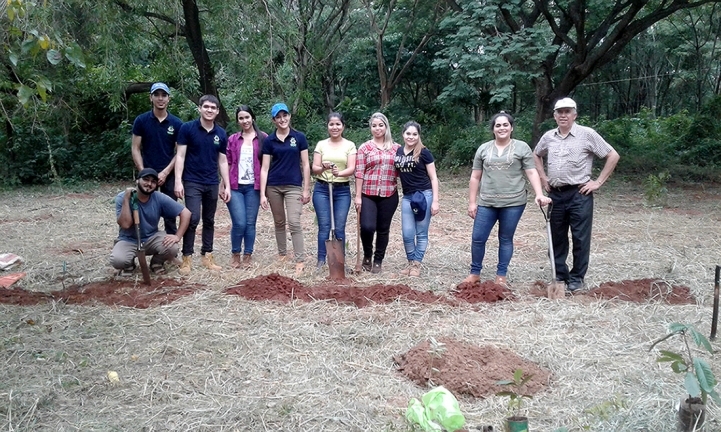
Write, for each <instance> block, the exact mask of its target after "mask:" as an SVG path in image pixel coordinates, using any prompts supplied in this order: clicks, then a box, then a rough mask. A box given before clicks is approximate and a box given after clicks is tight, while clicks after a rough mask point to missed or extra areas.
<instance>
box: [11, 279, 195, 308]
mask: <svg viewBox="0 0 721 432" xmlns="http://www.w3.org/2000/svg"><path fill="white" fill-rule="evenodd" d="M200 287H202V285H191V286H188V285H186V284H184V283H183V282H181V281H176V280H174V279H158V280H153V281H152V283H151V285H144V284H138V283H136V282H135V281H128V280H110V281H102V282H93V283H89V284H87V285H73V286H70V287H68V288H66V289H64V290H60V291H53V292H51V293H49V294H46V293H39V292H34V291H26V290H23V289H11V290H0V303H5V304H16V305H33V304H37V303H40V302H44V301H50V300H60V301H64V302H66V303H68V304H83V303H91V302H98V303H103V304H106V305H109V306H130V307H135V308H138V309H146V308H149V307H157V306H162V305H165V304H169V303H172V302H174V301H175V300H177V299H178V298H180V297H183V296H186V295H190V294H192V293H194V292H195V291H196V290H198V288H200Z"/></svg>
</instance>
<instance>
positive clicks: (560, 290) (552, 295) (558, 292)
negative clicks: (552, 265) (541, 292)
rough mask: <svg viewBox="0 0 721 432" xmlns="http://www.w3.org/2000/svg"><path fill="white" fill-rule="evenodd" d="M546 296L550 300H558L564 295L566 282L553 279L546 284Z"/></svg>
mask: <svg viewBox="0 0 721 432" xmlns="http://www.w3.org/2000/svg"><path fill="white" fill-rule="evenodd" d="M547 294H548V298H549V299H550V300H558V299H562V298H565V297H566V284H564V283H563V282H558V281H553V282H551V283H550V284H548V293H547Z"/></svg>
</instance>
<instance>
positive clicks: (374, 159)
mask: <svg viewBox="0 0 721 432" xmlns="http://www.w3.org/2000/svg"><path fill="white" fill-rule="evenodd" d="M400 147H401V146H400V145H398V144H396V143H393V146H392V148H391V149H390V150H387V151H386V150H381V149H379V148H378V146H376V145H375V143H374V142H373V140H370V141H366V142H364V143H363V145H361V146H360V148H359V149H358V155H357V156H356V161H355V177H356V178H357V179H362V180H363V190H362V192H363V194H365V195H369V196H379V197H382V198H386V197H389V196H391V195H393V194H394V193H396V183H397V178H398V170H396V167H395V165H394V164H393V163H394V157H395V155H396V151H398V149H399V148H400Z"/></svg>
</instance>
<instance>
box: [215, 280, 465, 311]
mask: <svg viewBox="0 0 721 432" xmlns="http://www.w3.org/2000/svg"><path fill="white" fill-rule="evenodd" d="M225 292H226V294H234V295H239V296H241V297H245V298H247V299H248V300H275V301H280V302H283V303H287V302H289V301H291V300H292V299H298V300H301V301H312V300H335V301H337V302H339V303H353V304H355V305H356V306H358V307H366V306H368V305H370V304H374V303H376V304H387V303H391V302H394V301H396V300H398V299H402V300H406V301H417V302H421V303H444V304H450V305H454V306H455V305H458V304H459V302H458V301H455V300H453V299H447V298H445V297H442V296H438V295H435V294H433V293H432V292H430V291H417V290H414V289H412V288H410V287H409V286H408V285H383V284H377V285H371V286H369V287H365V288H361V287H356V286H353V285H352V281H350V280H345V281H339V282H327V283H323V284H320V285H316V286H312V287H305V286H304V285H302V284H301V283H300V282H298V281H296V280H295V279H290V278H287V277H284V276H281V275H279V274H277V273H273V274H270V275H267V276H258V277H255V278H253V279H247V280H244V281H241V282H240V283H238V285H235V286H233V287H230V288H228V289H226V290H225Z"/></svg>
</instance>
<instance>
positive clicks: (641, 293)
mask: <svg viewBox="0 0 721 432" xmlns="http://www.w3.org/2000/svg"><path fill="white" fill-rule="evenodd" d="M588 295H590V296H594V297H596V298H599V299H617V300H624V301H630V302H637V303H643V302H647V301H660V302H664V303H668V304H694V303H696V300H695V299H694V298H693V296H692V295H691V290H690V289H689V288H688V287H686V286H682V285H671V284H669V283H668V282H666V281H662V280H658V279H636V280H624V281H621V282H604V283H602V284H601V285H599V287H598V288H594V289H592V290H590V291H589V292H588Z"/></svg>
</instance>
